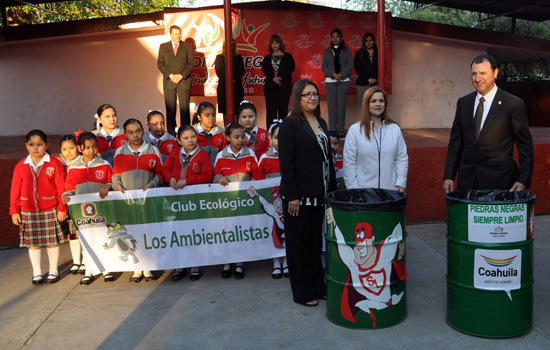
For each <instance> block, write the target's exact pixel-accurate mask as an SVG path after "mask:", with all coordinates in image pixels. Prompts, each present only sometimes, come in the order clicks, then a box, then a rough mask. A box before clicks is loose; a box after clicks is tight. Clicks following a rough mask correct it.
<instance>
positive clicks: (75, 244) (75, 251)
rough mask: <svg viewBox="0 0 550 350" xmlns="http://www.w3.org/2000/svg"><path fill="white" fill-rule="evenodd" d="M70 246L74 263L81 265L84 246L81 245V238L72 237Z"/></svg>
mask: <svg viewBox="0 0 550 350" xmlns="http://www.w3.org/2000/svg"><path fill="white" fill-rule="evenodd" d="M69 247H71V255H72V256H73V264H77V265H80V264H82V261H81V260H80V253H81V252H82V248H81V246H80V240H79V239H72V240H70V241H69Z"/></svg>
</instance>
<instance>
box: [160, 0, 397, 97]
mask: <svg viewBox="0 0 550 350" xmlns="http://www.w3.org/2000/svg"><path fill="white" fill-rule="evenodd" d="M164 18H165V23H166V33H167V34H168V30H169V28H170V26H172V25H177V26H179V27H180V28H181V29H182V38H183V40H184V41H187V42H190V43H191V44H193V46H194V49H195V63H194V68H193V71H192V72H191V82H192V84H193V86H192V90H191V94H192V95H194V96H215V95H216V88H217V84H218V77H217V76H216V72H215V69H214V61H215V59H216V55H218V54H220V53H221V49H222V45H223V42H224V38H225V34H224V20H223V18H224V16H223V8H210V9H207V10H185V9H166V11H165V15H164ZM376 18H377V13H376V12H354V11H346V10H337V9H331V8H327V9H319V8H317V9H315V10H277V9H274V10H259V9H258V10H256V9H235V8H234V9H233V13H232V20H233V23H232V30H233V37H234V38H235V39H236V41H237V49H238V52H239V54H241V55H242V56H243V60H244V67H245V74H244V76H243V86H244V93H245V95H263V87H264V81H265V76H264V74H263V73H262V62H263V59H264V56H265V55H267V54H268V53H269V52H268V41H269V38H270V37H271V35H272V34H279V35H280V36H281V37H282V39H283V42H284V44H285V46H286V48H285V51H286V52H288V53H290V54H291V55H292V56H293V57H294V61H295V63H296V69H295V71H294V74H293V75H292V81H293V83H295V82H296V81H298V80H300V79H303V78H308V79H311V80H313V81H314V82H315V83H316V84H317V86H318V87H319V90H320V92H321V94H323V95H325V75H324V73H323V71H322V70H321V62H322V60H323V52H324V50H325V49H326V48H327V47H329V45H330V32H331V31H332V30H333V29H334V28H340V29H341V30H342V33H343V34H344V41H345V43H346V46H347V47H349V48H351V51H352V57H354V55H355V52H356V51H357V50H359V49H360V48H361V39H362V37H363V34H365V33H374V35H375V37H377V30H376V22H377V20H376ZM391 34H392V32H391V13H389V12H388V13H386V38H385V41H383V40H380V39H379V38H378V37H377V43H378V47H379V48H382V47H384V48H385V50H386V52H385V54H386V67H387V68H386V91H387V92H388V93H391V91H392V78H391V77H392V65H391V62H392V55H391V54H392V50H391V46H392V35H391ZM356 78H357V74H356V73H355V70H353V71H352V74H351V88H350V94H356V93H357V90H356V85H355V80H356Z"/></svg>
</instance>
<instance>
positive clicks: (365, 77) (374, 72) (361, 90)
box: [353, 33, 378, 107]
mask: <svg viewBox="0 0 550 350" xmlns="http://www.w3.org/2000/svg"><path fill="white" fill-rule="evenodd" d="M353 67H354V68H355V73H357V80H356V84H357V105H358V106H359V107H361V104H362V103H363V95H365V91H367V90H368V89H369V88H371V87H373V86H377V85H378V47H377V46H376V39H374V35H373V34H372V33H365V35H363V39H362V40H361V48H360V49H359V50H358V51H357V52H355V57H354V59H353Z"/></svg>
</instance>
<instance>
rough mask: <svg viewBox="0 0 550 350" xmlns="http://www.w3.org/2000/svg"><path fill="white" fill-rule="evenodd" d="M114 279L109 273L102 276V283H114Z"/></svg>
mask: <svg viewBox="0 0 550 350" xmlns="http://www.w3.org/2000/svg"><path fill="white" fill-rule="evenodd" d="M114 280H115V277H114V276H113V275H111V273H110V272H107V273H104V274H103V282H114Z"/></svg>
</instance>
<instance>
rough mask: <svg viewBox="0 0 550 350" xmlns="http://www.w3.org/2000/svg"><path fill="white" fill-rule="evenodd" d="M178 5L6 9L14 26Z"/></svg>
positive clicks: (143, 1) (136, 0)
mask: <svg viewBox="0 0 550 350" xmlns="http://www.w3.org/2000/svg"><path fill="white" fill-rule="evenodd" d="M192 2H193V1H192V0H191V1H188V4H189V5H191V4H192ZM178 5H179V2H178V0H81V1H65V2H55V3H45V4H39V5H38V7H40V8H36V7H33V6H29V5H25V6H14V7H9V8H8V9H7V13H8V24H9V25H10V26H12V25H24V24H41V23H52V22H64V21H74V20H81V19H91V18H104V17H113V16H125V15H135V14H140V13H150V12H157V11H162V10H163V9H164V7H175V6H178Z"/></svg>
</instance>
